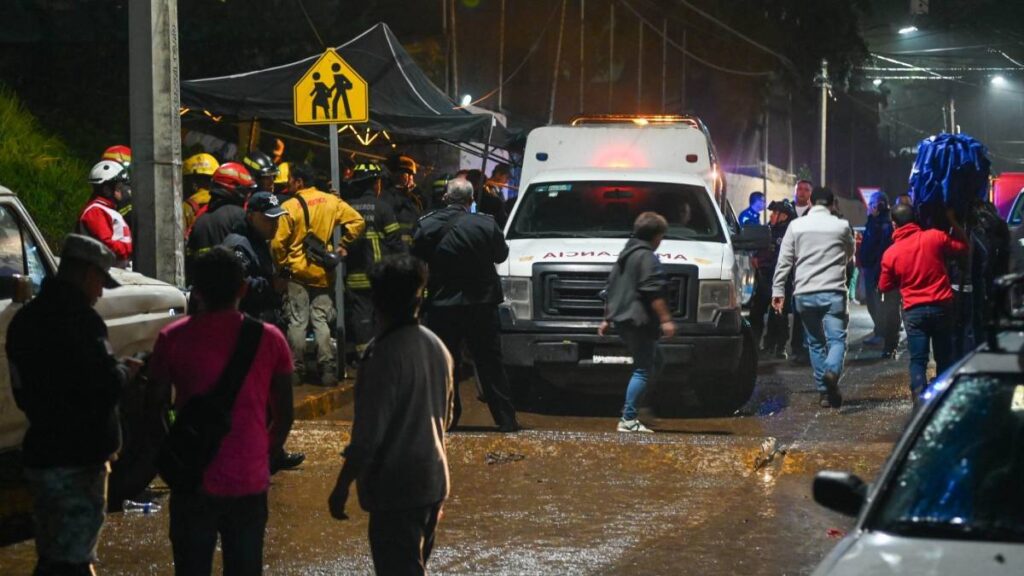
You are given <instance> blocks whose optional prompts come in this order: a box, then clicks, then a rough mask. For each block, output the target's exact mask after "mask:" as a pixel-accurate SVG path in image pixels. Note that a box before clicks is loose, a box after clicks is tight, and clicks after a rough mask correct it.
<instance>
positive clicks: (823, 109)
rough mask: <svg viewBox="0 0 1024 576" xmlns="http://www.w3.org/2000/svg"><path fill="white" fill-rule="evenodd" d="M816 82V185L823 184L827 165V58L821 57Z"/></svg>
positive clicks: (824, 183) (828, 86)
mask: <svg viewBox="0 0 1024 576" xmlns="http://www.w3.org/2000/svg"><path fill="white" fill-rule="evenodd" d="M817 80H818V83H819V84H820V85H821V133H820V138H821V169H820V171H819V172H818V181H819V182H818V185H819V186H825V185H826V182H825V176H827V174H826V170H825V167H826V166H827V157H826V151H827V150H826V149H827V143H828V90H829V88H830V87H831V86H830V85H829V82H828V60H826V59H824V58H822V59H821V75H820V76H818V78H817Z"/></svg>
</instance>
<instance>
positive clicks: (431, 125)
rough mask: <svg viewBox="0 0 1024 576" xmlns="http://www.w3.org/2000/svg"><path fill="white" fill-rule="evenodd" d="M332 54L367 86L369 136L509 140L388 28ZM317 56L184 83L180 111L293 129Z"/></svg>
mask: <svg viewBox="0 0 1024 576" xmlns="http://www.w3.org/2000/svg"><path fill="white" fill-rule="evenodd" d="M336 50H337V51H338V53H339V54H340V55H341V57H342V58H343V59H344V60H345V61H346V62H348V63H349V64H350V65H351V66H352V67H353V68H354V69H355V70H356V71H358V72H359V74H360V76H362V77H363V79H364V80H366V82H367V83H368V84H369V94H370V121H369V123H368V124H369V126H370V127H371V128H373V129H374V130H386V131H387V132H388V133H390V134H394V135H401V136H406V137H410V138H414V139H432V140H440V141H450V142H472V141H475V142H490V145H491V146H499V147H500V146H503V145H504V144H505V143H506V142H507V141H508V139H509V136H508V133H507V131H506V130H505V128H504V126H502V125H501V124H500V123H498V122H496V121H495V120H494V116H493V115H492V114H473V113H471V112H469V111H467V110H465V109H463V108H461V107H459V106H458V105H456V104H455V103H454V102H453V101H452V100H451V99H450V98H448V96H446V95H445V94H444V92H442V91H441V90H440V89H439V88H438V87H437V86H435V85H434V84H433V83H432V82H431V81H430V79H429V78H427V75H426V74H424V72H423V70H421V69H420V68H419V66H417V65H416V63H415V62H414V61H413V59H412V57H411V56H409V53H408V52H406V51H405V48H403V47H402V45H401V43H399V41H398V39H397V38H396V37H395V35H394V33H392V32H391V29H390V28H388V26H387V24H384V23H380V24H377V25H376V26H374V27H372V28H370V29H369V30H367V31H365V32H363V33H362V34H360V35H359V36H356V37H355V38H353V39H352V40H350V41H348V42H346V43H345V44H342V45H341V46H338V47H337V48H336ZM319 57H320V54H315V55H313V56H309V57H308V58H304V59H302V60H299V61H296V62H292V63H290V64H284V65H282V66H274V67H271V68H266V69H263V70H256V71H252V72H244V73H241V74H232V75H230V76H220V77H216V78H201V79H198V80H185V81H183V82H182V83H181V101H182V105H183V106H185V107H188V108H195V109H202V110H205V111H208V112H210V113H211V114H215V115H223V116H228V117H234V118H237V119H241V120H261V121H263V120H274V121H278V122H282V123H286V124H291V123H292V119H293V116H292V98H293V96H292V87H293V86H294V85H295V83H296V82H298V80H299V79H300V78H301V77H302V75H303V74H304V73H305V72H306V70H307V69H308V68H309V67H310V66H311V65H312V64H313V62H315V61H316V59H317V58H319ZM363 126H366V125H365V124H364V125H361V126H357V128H362V127H363ZM305 128H307V129H309V128H315V127H305ZM307 133H312V130H309V131H308V132H307Z"/></svg>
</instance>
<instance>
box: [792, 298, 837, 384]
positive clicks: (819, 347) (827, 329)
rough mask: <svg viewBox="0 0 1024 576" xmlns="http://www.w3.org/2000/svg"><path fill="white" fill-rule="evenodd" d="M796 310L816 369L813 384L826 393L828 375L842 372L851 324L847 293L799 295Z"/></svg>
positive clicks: (812, 363) (812, 364)
mask: <svg viewBox="0 0 1024 576" xmlns="http://www.w3.org/2000/svg"><path fill="white" fill-rule="evenodd" d="M796 310H797V312H799V313H800V320H801V322H803V327H804V341H805V342H806V344H807V351H808V353H809V354H810V356H811V367H813V368H814V385H815V387H817V389H818V392H825V384H824V382H823V381H822V378H823V377H824V376H825V373H826V372H832V373H834V374H835V375H836V376H841V375H842V373H843V361H844V360H845V359H846V327H847V325H849V323H850V313H849V311H848V309H847V301H846V293H845V292H812V293H810V294H798V295H797V296H796Z"/></svg>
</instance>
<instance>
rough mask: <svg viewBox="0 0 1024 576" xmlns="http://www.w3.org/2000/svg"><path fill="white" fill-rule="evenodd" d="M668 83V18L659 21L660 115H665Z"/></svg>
mask: <svg viewBox="0 0 1024 576" xmlns="http://www.w3.org/2000/svg"><path fill="white" fill-rule="evenodd" d="M667 81H668V18H665V19H663V20H662V21H661V113H662V114H664V113H665V84H666V83H667Z"/></svg>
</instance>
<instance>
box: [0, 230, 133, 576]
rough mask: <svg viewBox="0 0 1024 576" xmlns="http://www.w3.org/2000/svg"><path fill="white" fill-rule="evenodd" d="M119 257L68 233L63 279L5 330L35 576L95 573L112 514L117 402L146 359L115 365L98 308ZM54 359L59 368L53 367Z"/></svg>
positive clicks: (48, 283) (46, 284)
mask: <svg viewBox="0 0 1024 576" xmlns="http://www.w3.org/2000/svg"><path fill="white" fill-rule="evenodd" d="M113 263H114V253H113V252H111V251H110V249H109V248H107V247H106V246H104V245H103V244H101V243H100V242H99V241H98V240H94V239H93V238H89V237H87V236H81V235H78V234H72V235H70V236H68V237H67V239H66V240H65V241H64V247H63V249H62V250H61V260H60V267H59V268H58V271H57V275H56V276H53V277H50V278H46V279H45V280H43V285H42V289H41V290H40V291H39V295H38V296H36V297H35V298H34V299H33V300H31V301H30V302H28V303H27V304H25V305H24V306H23V307H22V308H21V309H20V310H18V312H17V313H16V314H15V315H14V318H13V319H12V320H11V324H10V326H9V328H8V329H7V356H8V358H9V359H10V370H11V388H12V390H13V392H14V399H15V401H16V402H17V404H18V407H19V408H21V410H22V411H23V412H24V413H25V416H26V417H27V418H28V431H27V432H26V433H25V439H24V441H23V443H22V454H21V459H22V463H23V466H24V474H25V479H26V480H27V482H28V486H29V490H30V491H31V493H32V497H33V514H32V519H33V523H34V525H35V540H36V552H37V554H38V557H39V561H38V564H37V567H36V572H35V573H36V574H56V573H60V574H92V573H93V572H92V564H93V563H94V562H96V545H97V542H98V541H99V533H100V528H101V527H102V525H103V519H104V512H105V511H106V508H107V502H106V500H107V476H108V473H109V470H110V468H109V463H110V460H111V459H112V458H113V456H114V454H116V453H117V451H118V449H119V447H120V445H121V433H120V427H119V425H118V417H117V403H118V401H119V399H120V397H121V390H123V389H124V387H125V386H126V385H127V384H128V382H130V381H131V379H132V378H133V377H134V376H135V374H137V373H138V370H139V368H140V367H141V362H139V361H138V360H134V359H130V358H129V359H122V360H118V359H117V358H114V356H113V355H112V354H111V352H110V350H111V347H110V344H109V343H108V342H107V326H106V324H104V323H103V318H101V317H100V315H99V314H97V313H96V311H95V310H94V309H93V306H94V305H95V304H96V301H97V300H98V299H99V298H100V296H101V295H102V294H103V288H104V287H107V288H112V287H115V286H118V283H117V282H116V281H115V280H114V279H113V278H112V277H111V276H110V266H111V265H112V264H113ZM55 354H56V355H59V361H57V362H55V361H54V358H55Z"/></svg>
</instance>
